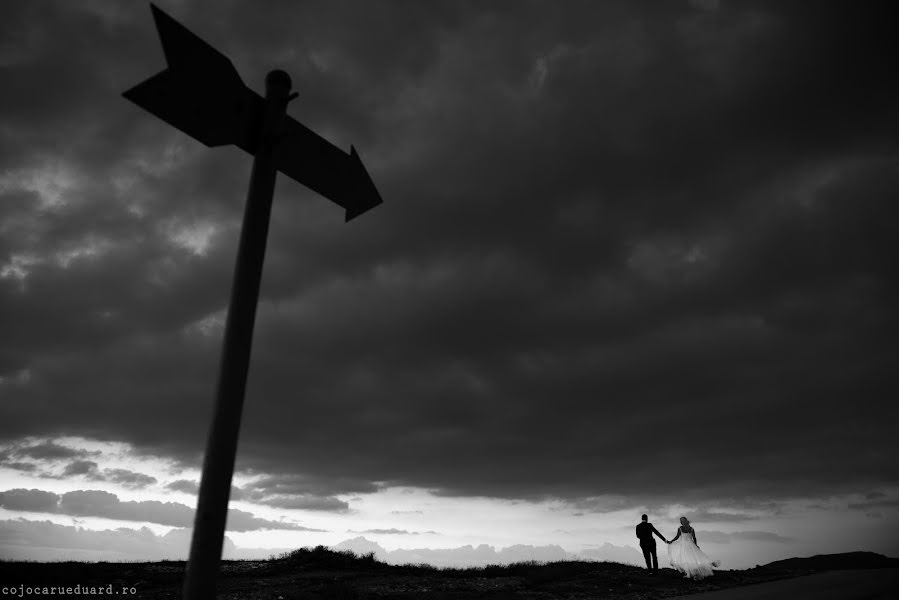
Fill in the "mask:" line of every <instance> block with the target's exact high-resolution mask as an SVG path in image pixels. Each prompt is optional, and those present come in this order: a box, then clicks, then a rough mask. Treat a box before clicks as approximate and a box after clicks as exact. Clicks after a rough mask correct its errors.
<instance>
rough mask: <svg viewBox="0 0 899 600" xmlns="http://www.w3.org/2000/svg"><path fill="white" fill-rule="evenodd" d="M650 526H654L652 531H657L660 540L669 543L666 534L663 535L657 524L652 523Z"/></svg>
mask: <svg viewBox="0 0 899 600" xmlns="http://www.w3.org/2000/svg"><path fill="white" fill-rule="evenodd" d="M650 527H652V532H653V533H655V534H656V535H657V536H659V539H660V540H662V541H663V542H665V543H666V544H667V543H668V540H666V539H665V536H664V535H662V534H661V533H659V530H658V529H656V526H655V525H650Z"/></svg>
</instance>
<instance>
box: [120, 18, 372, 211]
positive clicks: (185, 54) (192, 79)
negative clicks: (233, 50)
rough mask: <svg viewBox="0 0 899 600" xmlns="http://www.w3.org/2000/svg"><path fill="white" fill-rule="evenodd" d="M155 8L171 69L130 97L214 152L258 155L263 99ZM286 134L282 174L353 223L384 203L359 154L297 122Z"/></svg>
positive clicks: (279, 163)
mask: <svg viewBox="0 0 899 600" xmlns="http://www.w3.org/2000/svg"><path fill="white" fill-rule="evenodd" d="M150 6H151V9H152V11H153V18H154V20H155V21H156V29H157V31H158V32H159V39H160V40H161V41H162V48H163V51H164V52H165V60H166V62H167V63H168V68H167V69H165V70H164V71H161V72H159V73H157V74H156V75H154V76H153V77H151V78H149V79H147V80H146V81H144V82H142V83H139V84H138V85H136V86H134V87H133V88H131V89H130V90H128V91H126V92H125V93H124V94H123V95H124V96H125V97H126V98H128V99H129V100H131V101H132V102H134V103H135V104H137V105H138V106H140V107H141V108H143V109H144V110H146V111H148V112H150V113H152V114H154V115H156V116H157V117H159V118H160V119H162V120H163V121H165V122H166V123H169V124H170V125H172V126H174V127H176V128H178V129H180V130H181V131H183V132H184V133H186V134H187V135H189V136H191V137H193V138H195V139H196V140H198V141H200V142H202V143H203V144H205V145H207V146H223V145H227V144H234V145H236V146H238V147H240V148H242V149H244V150H245V151H247V152H248V153H250V154H251V155H254V156H255V155H256V153H257V151H258V149H259V131H260V124H261V122H262V113H263V111H264V104H265V101H264V100H263V98H262V97H261V96H260V95H259V94H257V93H256V92H254V91H253V90H251V89H250V88H248V87H247V86H246V85H244V83H243V81H242V80H241V78H240V75H238V73H237V70H236V69H235V68H234V65H233V64H232V63H231V61H230V60H229V59H228V57H226V56H225V55H224V54H222V53H221V52H219V51H218V50H216V49H215V48H213V47H212V46H210V45H209V44H207V43H206V42H204V41H203V40H202V39H200V38H199V37H198V36H197V35H195V34H194V33H193V32H191V31H190V30H188V29H187V28H186V27H184V26H183V25H181V24H180V23H178V22H177V21H175V20H174V19H173V18H172V17H170V16H169V15H167V14H166V13H164V12H163V11H162V10H160V9H159V8H158V7H156V6H155V5H152V4H151V5H150ZM280 127H281V132H280V136H279V139H278V141H277V144H276V145H275V148H274V151H275V155H274V161H275V166H276V168H277V169H278V170H279V171H281V172H282V173H284V174H285V175H287V176H288V177H290V178H291V179H293V180H295V181H298V182H299V183H302V184H303V185H305V186H306V187H308V188H310V189H312V190H314V191H315V192H318V193H319V194H321V195H322V196H324V197H325V198H328V199H329V200H331V201H333V202H335V203H337V204H339V205H340V206H342V207H343V208H344V209H345V210H346V220H347V221H349V220H350V219H352V218H354V217H357V216H359V215H361V214H362V213H364V212H365V211H367V210H369V209H371V208H374V207H375V206H377V205H378V204H381V202H382V200H381V195H380V194H378V190H377V189H376V188H375V185H374V183H373V182H372V180H371V177H370V176H369V175H368V171H366V169H365V166H364V165H363V164H362V161H361V160H360V158H359V155H358V154H357V153H356V149H355V148H354V147H352V146H350V153H349V154H347V153H346V152H344V151H343V150H341V149H340V148H338V147H337V146H335V145H333V144H331V143H330V142H328V141H327V140H325V139H324V138H322V137H321V136H319V135H318V134H316V133H315V132H313V131H312V130H310V129H309V128H307V127H305V126H304V125H302V124H301V123H298V122H297V121H296V120H295V119H293V118H291V117H289V116H285V117H284V122H283V123H282V124H280Z"/></svg>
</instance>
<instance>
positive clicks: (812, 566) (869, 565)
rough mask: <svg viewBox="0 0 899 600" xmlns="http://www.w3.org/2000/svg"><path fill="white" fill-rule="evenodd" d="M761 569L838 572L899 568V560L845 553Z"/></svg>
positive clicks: (811, 557)
mask: <svg viewBox="0 0 899 600" xmlns="http://www.w3.org/2000/svg"><path fill="white" fill-rule="evenodd" d="M758 568H760V569H808V570H811V571H838V570H843V569H884V568H894V569H895V568H899V558H890V557H888V556H884V555H883V554H877V553H876V552H845V553H843V554H818V555H815V556H809V557H806V558H787V559H784V560H776V561H774V562H771V563H768V564H766V565H762V566H760V567H758Z"/></svg>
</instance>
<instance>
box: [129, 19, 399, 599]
mask: <svg viewBox="0 0 899 600" xmlns="http://www.w3.org/2000/svg"><path fill="white" fill-rule="evenodd" d="M151 7H152V10H153V18H154V19H155V21H156V29H157V31H158V32H159V39H160V40H162V48H163V50H164V51H165V59H166V62H167V63H168V68H167V69H166V70H164V71H162V72H160V73H157V74H156V75H155V76H153V77H151V78H150V79H148V80H146V81H144V82H143V83H141V84H139V85H137V86H135V87H133V88H131V89H130V90H128V91H127V92H125V94H124V96H125V97H126V98H128V99H129V100H131V101H132V102H134V103H135V104H137V105H138V106H140V107H141V108H144V109H146V110H147V111H149V112H151V113H153V114H154V115H156V116H157V117H159V118H160V119H162V120H163V121H166V122H167V123H170V124H171V125H173V126H175V127H177V128H178V129H180V130H181V131H183V132H184V133H186V134H188V135H190V136H192V137H194V138H196V139H197V140H199V141H200V142H202V143H204V144H206V145H207V146H221V145H224V144H235V145H237V146H239V147H240V148H243V149H244V150H246V151H247V152H249V153H250V154H251V155H252V156H253V171H252V174H251V175H250V189H249V192H248V194H247V204H246V208H245V211H244V218H243V224H242V226H241V230H240V243H239V245H238V248H237V266H236V268H235V270H234V283H233V285H232V288H231V299H230V302H229V304H228V318H227V319H226V321H225V339H224V344H223V349H222V362H221V365H220V367H219V379H218V384H217V386H216V400H215V411H214V413H213V417H212V425H211V427H210V430H209V438H208V439H207V443H206V455H205V457H204V461H203V474H202V477H201V478H200V492H199V498H198V499H197V513H196V515H195V517H194V530H193V535H192V536H191V545H190V557H189V559H188V562H187V570H186V576H185V581H184V596H185V598H186V599H187V600H214V598H215V580H216V575H217V573H218V564H219V560H220V559H221V554H222V543H223V539H224V533H225V521H226V518H227V512H228V498H229V492H230V489H231V480H232V477H233V475H234V460H235V457H236V454H237V438H238V433H239V431H240V416H241V411H242V409H243V400H244V391H245V389H246V383H247V371H248V369H249V364H250V348H251V346H252V343H253V324H254V321H255V318H256V305H257V303H258V300H259V285H260V281H261V279H262V264H263V261H264V258H265V244H266V237H267V236H268V226H269V221H270V218H271V206H272V196H273V194H274V189H275V179H276V177H277V172H278V171H281V172H283V173H284V174H285V175H287V176H288V177H290V178H292V179H295V180H297V181H298V182H300V183H302V184H303V185H305V186H307V187H309V188H311V189H313V190H315V191H316V192H318V193H319V194H321V195H323V196H325V197H326V198H328V199H329V200H332V201H334V202H336V203H337V204H339V205H340V206H342V207H343V208H344V209H345V210H346V220H347V221H349V220H350V219H352V218H354V217H356V216H358V215H361V214H362V213H364V212H365V211H367V210H369V209H371V208H372V207H374V206H377V205H378V204H380V203H381V196H380V195H379V194H378V191H377V190H376V189H375V186H374V184H373V183H372V180H371V177H369V176H368V172H367V171H366V170H365V167H364V166H363V165H362V161H361V160H360V159H359V155H358V154H356V149H355V148H353V147H350V153H349V154H347V153H345V152H343V151H342V150H340V149H339V148H337V147H336V146H334V145H332V144H330V143H329V142H327V141H326V140H324V139H323V138H321V137H319V136H318V135H317V134H315V133H314V132H312V131H311V130H309V129H308V128H306V127H304V126H303V125H301V124H300V123H297V122H296V121H295V120H293V119H291V118H290V117H288V116H287V115H286V114H285V110H286V109H287V103H288V102H289V101H290V100H291V99H292V98H293V97H295V95H291V93H290V87H291V82H290V76H289V75H288V74H287V73H285V72H284V71H272V72H270V73H269V74H268V76H267V77H266V79H265V87H266V91H265V98H262V97H261V96H259V94H257V93H256V92H254V91H253V90H251V89H249V88H248V87H247V86H245V85H244V83H243V81H241V79H240V75H238V74H237V70H236V69H235V68H234V65H233V64H231V61H230V60H228V58H227V57H226V56H225V55H224V54H222V53H221V52H219V51H218V50H216V49H215V48H213V47H212V46H210V45H209V44H207V43H206V42H204V41H203V40H201V39H200V38H198V37H197V36H196V35H194V34H193V33H191V32H190V31H188V29H187V28H185V27H184V26H183V25H181V24H180V23H178V22H177V21H175V20H174V19H172V18H171V17H170V16H168V15H167V14H165V13H164V12H162V11H161V10H159V9H158V8H157V7H156V6H153V5H151Z"/></svg>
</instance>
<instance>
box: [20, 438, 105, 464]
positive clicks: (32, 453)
mask: <svg viewBox="0 0 899 600" xmlns="http://www.w3.org/2000/svg"><path fill="white" fill-rule="evenodd" d="M13 452H14V454H15V456H19V457H22V458H33V459H35V460H59V459H63V458H76V457H78V458H84V457H85V456H90V455H91V452H88V451H87V450H82V449H80V448H71V447H69V446H63V445H61V444H57V443H55V442H50V441H44V442H41V443H39V444H33V445H30V446H25V447H20V448H15V449H14V451H13Z"/></svg>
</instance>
